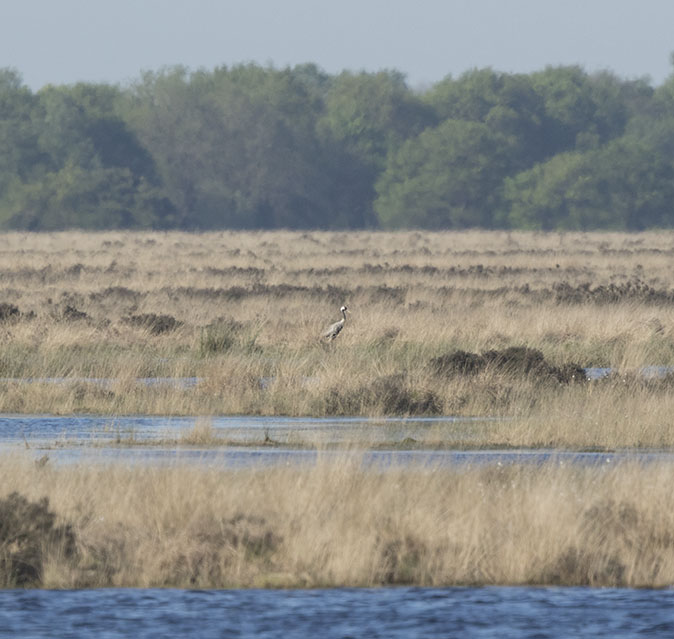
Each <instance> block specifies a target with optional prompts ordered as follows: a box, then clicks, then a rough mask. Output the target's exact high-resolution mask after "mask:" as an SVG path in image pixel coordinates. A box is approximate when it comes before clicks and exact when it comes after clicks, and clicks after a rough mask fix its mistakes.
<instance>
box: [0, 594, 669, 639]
mask: <svg viewBox="0 0 674 639" xmlns="http://www.w3.org/2000/svg"><path fill="white" fill-rule="evenodd" d="M0 637H25V638H36V639H37V638H39V637H49V638H51V637H63V638H73V639H74V638H80V637H81V638H90V637H96V638H97V639H116V638H127V637H133V638H134V639H150V638H152V639H155V638H157V639H159V638H162V639H163V638H166V637H199V638H202V639H210V638H214V639H215V638H216V637H217V638H224V637H240V638H244V637H255V638H258V639H272V638H276V637H279V638H282V639H290V638H294V637H297V638H300V637H307V638H311V639H314V638H316V639H323V638H325V639H332V638H340V639H341V638H344V639H345V638H347V637H364V638H365V637H366V638H368V639H374V638H378V637H382V638H387V639H398V638H400V639H409V638H415V637H419V638H421V637H429V638H431V637H433V638H438V637H461V638H463V637H476V638H494V639H510V638H518V639H523V638H532V639H533V638H536V639H545V638H548V637H551V638H552V637H554V638H558V637H595V638H602V637H607V638H612V639H620V638H623V637H624V638H627V637H630V638H632V637H674V592H673V591H671V590H627V589H623V590H613V589H605V590H601V589H589V588H502V587H498V588H496V587H488V588H443V589H440V588H391V589H373V590H370V589H333V590H291V591H286V590H218V591H214V590H203V591H195V590H152V589H147V590H127V589H120V590H79V591H45V590H29V591H17V590H11V591H4V592H3V591H0Z"/></svg>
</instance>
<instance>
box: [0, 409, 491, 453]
mask: <svg viewBox="0 0 674 639" xmlns="http://www.w3.org/2000/svg"><path fill="white" fill-rule="evenodd" d="M493 421H494V419H493V418H470V417H418V418H417V417H415V418H374V419H368V418H363V417H334V418H333V417H324V418H313V417H252V416H251V417H248V416H243V417H208V418H197V417H163V416H145V415H130V416H121V417H105V416H96V415H68V416H55V415H0V443H11V442H24V443H25V442H27V443H28V445H31V446H32V445H36V446H40V445H45V444H47V443H49V444H51V443H61V444H65V443H69V442H70V443H79V444H87V443H89V444H100V443H101V442H106V441H108V442H123V441H125V442H128V443H143V442H146V443H152V442H157V441H158V440H166V439H179V438H180V437H181V436H182V435H184V434H185V433H187V432H189V431H190V429H192V428H194V427H195V425H198V424H200V423H203V424H207V425H208V426H209V427H210V428H212V430H213V433H214V434H215V435H217V436H221V437H223V438H225V439H227V440H229V441H230V442H240V443H244V442H245V443H251V442H253V443H254V442H256V441H257V442H259V443H262V442H263V441H264V440H265V437H268V438H271V439H273V440H274V441H276V442H279V443H283V444H293V443H297V442H302V443H307V442H308V443H322V444H334V443H341V442H345V441H349V442H351V441H353V440H354V438H359V437H366V438H367V440H368V441H370V442H372V443H376V442H378V441H379V442H381V441H386V442H395V441H398V440H400V441H402V440H403V439H405V438H408V437H410V438H415V437H420V436H422V435H424V434H427V433H428V432H429V430H430V429H432V428H435V429H438V431H437V432H442V434H443V435H446V436H449V437H451V438H452V439H453V440H456V439H459V440H460V439H469V438H471V437H474V436H475V434H476V433H477V432H478V430H479V429H480V428H481V427H484V426H485V425H488V424H489V423H492V422H493Z"/></svg>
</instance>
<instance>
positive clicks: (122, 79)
mask: <svg viewBox="0 0 674 639" xmlns="http://www.w3.org/2000/svg"><path fill="white" fill-rule="evenodd" d="M673 51H674V0H388V1H386V0H330V1H326V0H276V1H274V0H219V1H218V0H0V68H1V67H12V68H14V69H16V70H17V71H18V72H19V73H20V74H21V76H22V77H23V81H24V83H25V84H26V85H28V86H29V87H30V88H31V89H33V90H38V89H40V88H41V87H43V86H44V85H46V84H73V83H75V82H80V81H82V82H107V83H113V84H122V85H125V84H128V83H130V82H133V81H134V80H136V79H137V78H138V77H139V76H140V74H141V72H142V71H148V70H152V71H157V70H160V69H161V68H162V67H166V66H172V65H184V66H186V67H188V68H190V69H192V70H197V69H213V68H214V67H216V66H222V65H227V66H231V65H234V64H239V63H247V62H255V63H258V64H261V65H265V66H267V65H271V66H274V67H276V68H283V67H286V66H294V65H296V64H303V63H306V62H313V63H315V64H317V65H318V66H319V67H321V68H323V69H324V70H325V71H327V72H328V73H331V74H335V73H339V72H340V71H343V70H351V71H360V70H365V71H377V70H380V69H396V70H398V71H401V72H403V73H404V74H405V75H406V77H407V81H408V84H409V85H410V86H411V87H412V88H417V89H424V88H427V87H429V86H431V85H432V84H434V83H436V82H438V81H440V80H442V79H443V78H444V77H446V76H447V75H452V76H454V77H457V76H459V75H460V74H461V73H463V72H465V71H469V70H471V69H474V68H483V67H491V68H493V69H495V70H497V71H504V72H508V73H515V72H518V73H530V72H532V71H536V70H539V69H543V68H545V67H546V66H548V65H553V66H556V65H567V64H578V65H580V66H582V67H583V68H584V69H585V70H586V71H588V72H593V71H598V70H610V71H613V72H614V73H616V74H617V75H618V76H620V77H622V78H625V79H634V78H643V77H647V78H648V79H649V80H650V82H651V83H652V84H653V85H654V86H657V85H659V84H661V83H662V82H663V81H664V80H665V79H666V78H667V77H668V76H669V74H670V72H671V71H672V70H673V69H674V67H672V65H671V63H670V54H671V53H672V52H673Z"/></svg>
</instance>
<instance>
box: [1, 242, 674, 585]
mask: <svg viewBox="0 0 674 639" xmlns="http://www.w3.org/2000/svg"><path fill="white" fill-rule="evenodd" d="M673 255H674V233H670V232H658V233H655V232H654V233H643V234H638V235H628V234H618V233H615V234H607V233H603V234H533V233H506V232H461V233H421V232H406V233H381V232H372V233H369V232H357V233H323V232H312V233H291V232H276V233H271V232H269V233H266V232H259V233H243V232H242V233H234V232H222V233H209V234H183V233H121V232H119V233H118V232H115V233H94V234H84V233H78V232H71V233H58V234H44V235H34V234H21V233H16V234H5V235H2V236H1V237H0V336H1V339H2V349H1V350H0V378H2V379H0V411H2V412H13V413H52V414H62V415H65V414H74V413H96V414H100V415H111V416H114V415H125V414H126V415H129V414H157V415H193V416H196V418H197V419H196V421H195V425H194V428H193V429H192V430H189V431H187V432H185V433H184V434H183V435H182V437H181V438H180V440H176V442H175V444H176V446H184V447H189V446H216V445H219V443H220V441H219V437H218V435H217V433H216V432H215V431H214V429H213V427H212V424H211V423H210V421H209V419H208V417H209V416H211V415H233V414H242V415H246V414H249V415H289V416H301V415H313V416H327V415H364V416H384V415H420V414H425V415H457V416H475V417H497V418H500V417H502V418H503V419H494V420H488V421H483V422H482V423H481V425H480V428H479V432H478V431H475V432H478V435H479V436H478V437H477V438H474V442H473V444H472V445H475V446H476V447H499V446H501V447H549V448H571V449H585V448H592V449H599V450H604V449H612V448H637V447H640V448H671V447H672V446H674V428H673V427H672V420H671V415H672V414H674V395H673V394H672V392H671V391H672V382H673V381H674V380H673V379H672V377H671V375H669V374H668V373H667V370H668V369H667V367H671V366H674V271H672V267H671V264H672V256H673ZM342 304H346V305H348V307H349V309H350V310H351V311H352V313H351V315H350V316H349V318H348V320H347V323H346V326H345V328H344V330H343V331H342V332H341V333H340V335H339V337H338V338H337V339H335V340H334V341H332V342H330V343H326V342H325V341H324V340H322V339H321V334H322V332H323V331H324V329H325V327H326V326H328V325H329V324H330V323H331V322H333V321H335V320H336V319H338V318H339V308H340V306H341V305H342ZM646 366H661V367H665V368H664V369H663V371H661V374H659V375H656V376H650V377H649V376H648V375H644V374H643V371H642V369H643V368H644V367H646ZM586 367H606V368H610V369H611V370H612V373H611V374H610V375H608V376H607V377H605V378H603V379H599V380H594V381H588V380H587V379H586V378H585V376H584V374H583V369H584V368H586ZM147 378H181V379H188V380H191V382H190V383H189V384H162V383H158V384H151V383H139V381H138V380H139V379H147ZM27 380H30V381H27ZM373 428H376V426H373ZM473 434H474V433H473ZM452 437H456V433H453V434H452ZM372 441H374V440H372ZM454 441H456V439H455V440H454ZM363 442H365V443H363ZM366 442H367V439H366V438H364V439H363V440H362V441H361V442H360V444H359V445H357V446H354V448H360V450H361V452H359V451H358V450H353V451H351V452H348V451H344V455H343V457H340V456H337V457H336V456H335V455H334V452H335V451H331V453H332V454H331V455H330V456H321V454H320V446H318V445H317V447H318V449H319V452H318V453H317V454H318V461H317V462H316V463H312V464H309V465H304V466H303V465H290V466H268V467H263V466H257V467H249V468H241V469H227V468H220V469H214V468H205V467H199V466H187V465H181V464H175V465H173V466H167V467H156V466H151V465H146V466H136V467H125V466H124V465H121V464H116V465H110V466H107V465H105V464H102V463H101V464H94V465H85V464H73V465H58V464H56V463H55V462H54V461H52V460H50V459H49V457H48V456H45V457H44V458H41V459H40V460H38V462H37V463H36V461H35V459H33V458H31V457H29V456H27V455H26V456H24V455H22V454H18V453H15V454H13V455H12V457H11V458H10V457H8V456H6V457H3V458H2V460H1V463H0V481H1V482H2V486H3V491H2V495H1V496H0V514H2V513H5V514H4V515H2V525H0V575H1V576H2V579H3V584H5V585H22V586H31V585H39V586H43V587H59V588H60V587H68V588H71V587H78V588H79V587H98V586H180V587H254V586H255V587H257V586H272V587H275V586H293V587H304V586H329V585H335V586H344V585H350V586H374V585H382V584H403V583H404V584H419V585H421V584H424V585H447V584H476V583H480V584H482V583H494V584H496V583H511V584H587V585H611V586H663V585H666V584H671V583H672V581H673V580H674V552H673V551H672V549H673V548H674V545H673V542H672V535H671V530H672V524H673V522H672V521H671V513H672V512H674V507H673V506H674V504H672V503H671V502H672V496H671V491H670V490H669V486H670V485H671V483H672V480H673V479H674V478H673V477H672V473H673V472H674V470H673V469H672V467H671V465H670V464H668V463H661V462H649V463H647V464H639V463H637V462H634V463H629V462H625V463H621V464H619V465H617V466H615V467H614V466H613V465H612V464H603V465H601V466H597V465H593V466H583V465H571V466H568V465H564V464H562V463H561V462H556V463H555V462H554V461H553V462H551V463H549V464H544V465H542V466H541V465H538V466H536V465H529V466H527V465H523V464H513V465H507V466H504V467H499V466H495V465H491V466H481V467H472V466H461V467H451V466H444V467H440V466H438V467H430V466H424V467H414V466H407V467H405V468H379V467H376V466H372V465H370V466H368V465H364V464H363V463H362V448H367V447H368V444H367V443H366ZM448 442H449V439H448V434H447V433H446V432H443V431H442V430H441V429H437V428H435V429H433V428H429V431H428V433H427V435H421V436H419V437H418V440H417V441H416V442H415V445H417V446H423V447H428V448H432V447H436V446H437V447H442V446H447V445H448ZM295 443H297V442H295ZM344 447H345V448H347V449H348V448H349V446H348V444H347V445H345V446H344ZM42 461H44V463H42ZM10 515H11V516H10ZM31 522H34V525H33V523H31Z"/></svg>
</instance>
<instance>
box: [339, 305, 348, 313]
mask: <svg viewBox="0 0 674 639" xmlns="http://www.w3.org/2000/svg"><path fill="white" fill-rule="evenodd" d="M339 311H340V313H346V312H348V313H350V312H351V311H350V310H349V309H348V308H346V306H342V308H340V309H339Z"/></svg>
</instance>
